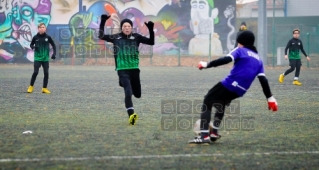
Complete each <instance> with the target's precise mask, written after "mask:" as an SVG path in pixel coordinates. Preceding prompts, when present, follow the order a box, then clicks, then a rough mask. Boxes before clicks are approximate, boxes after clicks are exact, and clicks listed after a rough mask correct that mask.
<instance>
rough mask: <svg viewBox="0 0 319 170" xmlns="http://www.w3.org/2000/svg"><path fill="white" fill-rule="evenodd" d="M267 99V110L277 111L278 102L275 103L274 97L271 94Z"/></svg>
mask: <svg viewBox="0 0 319 170" xmlns="http://www.w3.org/2000/svg"><path fill="white" fill-rule="evenodd" d="M267 100H268V110H272V111H274V112H275V111H277V110H278V104H277V101H276V99H275V98H274V97H273V96H271V97H269V98H268V99H267Z"/></svg>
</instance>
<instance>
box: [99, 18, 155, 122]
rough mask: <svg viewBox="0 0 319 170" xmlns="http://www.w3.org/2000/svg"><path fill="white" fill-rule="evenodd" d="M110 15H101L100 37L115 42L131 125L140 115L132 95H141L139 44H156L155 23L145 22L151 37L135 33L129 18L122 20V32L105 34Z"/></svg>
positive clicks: (117, 63) (116, 64)
mask: <svg viewBox="0 0 319 170" xmlns="http://www.w3.org/2000/svg"><path fill="white" fill-rule="evenodd" d="M110 17H111V16H110V15H101V22H100V28H99V34H98V36H99V39H101V40H105V41H107V42H111V43H113V48H114V59H115V69H116V71H117V74H118V76H119V85H120V86H121V87H123V88H124V93H125V99H124V101H125V108H126V111H127V114H128V117H129V125H134V124H135V123H136V121H137V119H138V115H137V114H136V113H135V111H134V107H133V102H132V95H134V96H135V97H136V98H140V97H141V83H140V69H139V51H138V48H139V44H140V43H143V44H148V45H154V43H155V40H154V31H153V28H154V23H153V22H152V21H149V22H148V23H145V25H146V26H147V28H148V30H149V34H150V37H149V38H147V37H144V36H142V35H140V34H137V33H133V32H132V29H133V23H132V21H131V20H129V19H123V20H122V21H121V25H120V29H121V32H120V33H118V34H113V35H105V34H104V25H105V22H106V21H107V20H108V19H109V18H110Z"/></svg>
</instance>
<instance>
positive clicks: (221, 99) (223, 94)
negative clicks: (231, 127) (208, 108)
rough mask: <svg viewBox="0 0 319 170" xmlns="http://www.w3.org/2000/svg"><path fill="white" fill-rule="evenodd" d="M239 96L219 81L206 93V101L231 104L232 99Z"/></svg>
mask: <svg viewBox="0 0 319 170" xmlns="http://www.w3.org/2000/svg"><path fill="white" fill-rule="evenodd" d="M238 97H239V96H238V95H237V94H236V93H234V92H232V91H229V90H228V89H227V88H226V87H225V86H223V84H222V83H221V82H219V83H217V84H216V85H215V86H214V87H213V88H211V89H210V90H209V91H208V93H207V94H206V95H205V101H207V102H209V103H213V104H223V105H225V106H229V104H230V103H231V101H232V100H234V99H236V98H238Z"/></svg>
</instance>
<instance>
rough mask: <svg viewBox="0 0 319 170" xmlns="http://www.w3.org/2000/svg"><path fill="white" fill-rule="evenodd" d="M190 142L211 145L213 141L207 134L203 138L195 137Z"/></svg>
mask: <svg viewBox="0 0 319 170" xmlns="http://www.w3.org/2000/svg"><path fill="white" fill-rule="evenodd" d="M188 143H189V144H200V145H209V144H210V143H211V140H210V137H209V136H207V137H205V138H202V137H201V136H196V137H195V138H194V139H192V140H190V141H188Z"/></svg>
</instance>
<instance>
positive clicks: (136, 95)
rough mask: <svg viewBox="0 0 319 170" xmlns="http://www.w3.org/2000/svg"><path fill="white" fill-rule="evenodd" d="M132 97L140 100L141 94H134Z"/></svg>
mask: <svg viewBox="0 0 319 170" xmlns="http://www.w3.org/2000/svg"><path fill="white" fill-rule="evenodd" d="M134 96H135V97H136V98H141V96H142V94H141V93H139V94H134Z"/></svg>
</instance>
